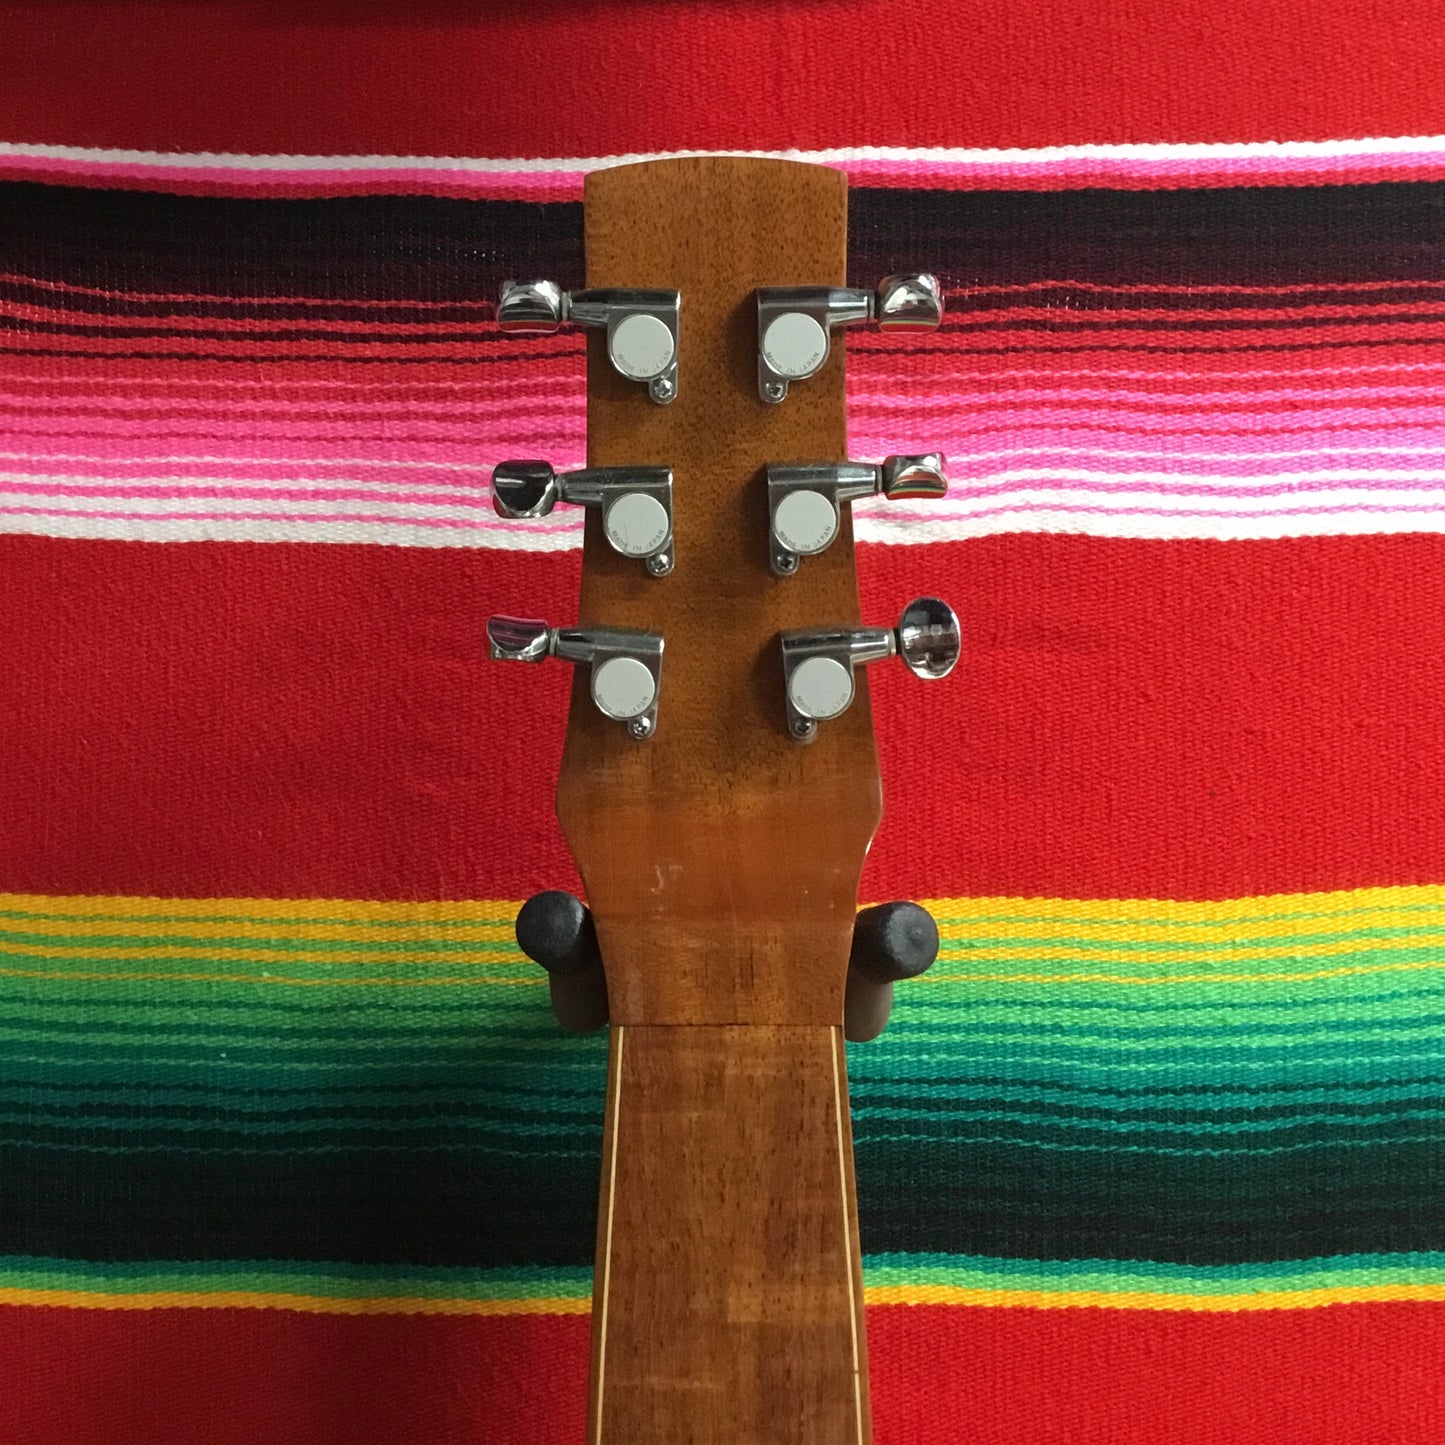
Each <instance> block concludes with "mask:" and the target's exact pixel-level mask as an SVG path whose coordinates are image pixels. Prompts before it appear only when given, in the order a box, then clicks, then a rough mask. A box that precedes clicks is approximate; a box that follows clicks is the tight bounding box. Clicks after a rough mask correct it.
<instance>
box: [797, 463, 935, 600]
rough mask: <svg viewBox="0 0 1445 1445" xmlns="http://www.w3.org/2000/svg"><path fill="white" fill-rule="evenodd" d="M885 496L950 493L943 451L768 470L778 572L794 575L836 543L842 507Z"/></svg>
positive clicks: (894, 498) (891, 498) (904, 496)
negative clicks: (878, 461)
mask: <svg viewBox="0 0 1445 1445" xmlns="http://www.w3.org/2000/svg"><path fill="white" fill-rule="evenodd" d="M880 493H881V494H882V495H883V496H885V497H887V498H888V499H889V501H896V500H899V499H901V498H906V497H930V498H934V497H944V496H947V495H948V478H947V477H946V476H944V474H943V457H942V456H941V455H939V453H938V452H927V453H925V454H923V455H921V456H912V457H885V458H884V460H883V462H882V464H881V465H879V466H870V465H869V464H867V463H864V462H803V463H801V464H790V465H786V466H785V465H778V464H774V465H772V466H770V467H769V468H768V523H769V525H768V538H769V542H770V546H771V559H772V564H773V571H774V572H775V573H777V575H778V576H779V577H790V576H792V574H793V573H794V572H796V571H797V570H798V562H799V559H800V558H803V557H812V556H815V555H816V554H817V553H819V552H822V551H823V550H825V549H826V548H827V547H829V546H830V545H831V544H832V541H833V539H834V538H835V537H836V536H837V535H838V527H839V524H840V521H841V517H840V513H839V510H838V509H839V508H840V507H841V506H842V504H843V503H844V502H855V501H857V500H858V498H859V497H870V496H873V495H875V494H880Z"/></svg>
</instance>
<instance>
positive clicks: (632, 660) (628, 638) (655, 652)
mask: <svg viewBox="0 0 1445 1445" xmlns="http://www.w3.org/2000/svg"><path fill="white" fill-rule="evenodd" d="M487 644H488V652H489V654H490V656H491V657H492V658H493V660H494V661H498V662H541V661H543V660H544V659H545V658H548V657H557V658H560V659H561V660H562V661H563V662H572V663H582V664H585V665H587V666H589V667H590V668H591V669H592V676H591V679H590V681H591V691H592V701H593V702H594V703H596V705H597V710H598V711H599V712H600V713H602V714H603V715H604V716H605V717H610V718H613V719H614V720H615V721H617V722H620V723H623V724H625V726H626V728H627V735H628V736H629V737H631V738H635V739H636V740H638V741H639V742H640V741H642V740H643V739H644V738H650V737H651V736H652V734H653V733H654V732H655V731H656V730H657V694H658V690H659V689H660V687H661V686H662V638H660V637H659V636H657V635H656V634H655V633H652V632H628V631H624V630H622V629H621V628H613V627H549V626H548V625H547V624H546V623H545V622H542V621H540V620H537V619H534V618H528V617H500V616H499V617H489V618H487Z"/></svg>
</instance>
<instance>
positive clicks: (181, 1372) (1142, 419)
mask: <svg viewBox="0 0 1445 1445" xmlns="http://www.w3.org/2000/svg"><path fill="white" fill-rule="evenodd" d="M1436 22H1437V17H1436V15H1435V14H1434V8H1433V7H1432V6H1429V5H1427V4H1424V3H1421V0H1416V3H1413V4H1411V3H1404V0H1381V3H1377V4H1373V5H1369V6H1365V5H1360V4H1351V3H1347V0H1315V3H1312V4H1309V5H1305V4H1303V3H1299V4H1291V3H1288V0H1286V3H1280V4H1275V5H1273V6H1265V7H1261V6H1259V5H1250V4H1245V3H1243V0H1216V3H1213V4H1209V5H1204V4H1195V3H1193V0H1189V3H1173V4H1170V3H1158V4H1143V5H1139V6H1131V7H1115V6H1109V5H1105V4H1096V5H1093V6H1084V7H1079V6H1072V5H1065V4H1063V3H1062V0H1047V3H1043V4H1035V5H1032V6H1028V7H1018V6H1010V5H1007V4H1003V3H993V4H990V5H986V6H983V7H971V8H969V9H967V10H964V9H958V10H954V9H952V8H951V7H939V6H930V5H926V4H924V3H922V0H907V3H891V4H886V5H885V4H878V3H872V0H869V3H851V4H845V3H840V0H816V3H809V4H771V5H762V4H751V3H730V4H726V5H716V6H703V5H695V4H684V3H681V0H652V3H646V4H621V3H618V4H612V5H597V6H591V7H589V6H581V5H571V4H564V3H560V0H559V3H548V0H541V3H535V4H531V5H522V4H513V3H505V4H493V5H490V6H487V7H481V8H479V7H475V6H470V7H469V6H466V5H463V4H461V3H455V4H453V3H448V0H427V3H418V4H415V5H413V6H411V7H409V8H406V9H402V8H399V7H398V8H393V7H390V6H387V5H383V4H379V3H378V4H359V5H345V6H343V5H340V4H337V5H326V4H320V3H310V4H305V3H303V4H298V5H274V6H273V5H266V4H242V3H234V4H207V5H191V4H182V3H179V0H178V3H175V4H172V5H157V4H97V5H87V6H79V5H66V4H60V3H55V4H48V5H47V4H41V3H34V4H29V5H12V6H9V7H6V8H5V9H4V10H3V11H0V57H3V66H4V74H5V80H4V84H3V86H0V1030H3V1045H0V1361H3V1380H4V1386H3V1389H0V1439H3V1440H5V1441H15V1442H17V1445H18V1442H24V1445H195V1442H201V1441H204V1442H206V1445H243V1442H244V1445H258V1442H264V1445H342V1442H345V1445H394V1442H403V1441H404V1442H408V1445H481V1442H486V1445H538V1442H546V1445H550V1442H554V1441H555V1442H573V1441H580V1440H581V1439H582V1437H583V1421H584V1413H585V1393H586V1386H585V1372H586V1355H587V1308H588V1298H589V1288H590V1269H591V1254H592V1239H593V1233H592V1231H593V1217H594V1209H595V1202H596V1193H597V1157H598V1149H599V1141H600V1128H601V1114H602V1095H603V1073H604V1057H603V1055H604V1045H603V1043H602V1042H601V1041H600V1040H597V1039H589V1040H582V1041H578V1040H569V1039H566V1038H563V1037H562V1036H561V1035H560V1034H559V1033H558V1032H557V1030H556V1029H555V1026H554V1025H553V1024H552V1023H551V1021H550V1015H549V1014H548V1012H547V1008H546V989H545V986H544V985H543V981H542V979H541V975H540V973H539V972H538V971H537V970H536V969H535V968H534V967H533V966H532V965H531V964H529V963H527V961H526V960H525V959H523V958H522V957H521V955H520V954H519V953H518V952H517V950H516V947H515V944H514V942H513V940H512V935H511V918H512V916H513V914H514V913H515V910H516V907H517V906H518V904H519V902H520V901H521V900H522V899H524V898H525V897H526V896H527V895H528V894H529V893H531V892H533V891H535V890H536V889H539V888H544V887H566V886H575V875H574V873H573V870H572V865H571V863H570V860H569V859H568V857H567V855H566V851H565V848H564V847H563V845H562V842H561V840H560V837H559V836H558V834H557V831H556V827H555V824H554V822H553V820H552V816H551V801H550V795H551V789H552V784H553V780H554V778H555V774H556V768H557V760H558V755H559V750H560V744H561V734H562V725H563V717H564V712H565V690H566V681H567V680H566V677H565V675H564V672H565V670H564V669H562V668H555V669H540V670H538V673H537V674H528V675H527V676H525V677H523V678H520V679H519V678H516V677H514V676H513V675H512V673H511V672H510V671H509V670H508V669H505V668H493V667H489V666H488V665H487V664H486V662H485V661H484V648H483V646H482V643H481V638H482V623H483V620H484V619H485V617H486V616H487V615H488V614H489V613H491V612H497V611H512V612H519V611H520V612H532V613H536V614H547V615H551V616H553V617H554V619H558V620H564V619H565V618H566V615H567V613H568V611H569V609H570V608H571V607H572V606H573V605H574V598H575V591H576V586H577V579H578V570H579V550H578V549H579V544H580V534H579V532H578V530H577V524H576V521H575V517H573V516H568V515H564V512H565V509H563V510H560V511H559V512H557V513H555V514H553V516H552V517H550V518H548V519H546V520H545V521H543V522H531V523H508V522H503V521H501V520H500V519H498V518H497V517H496V516H495V515H494V514H493V513H492V510H491V507H490V503H489V500H488V497H487V491H486V479H487V476H488V473H489V471H490V468H491V467H492V466H493V465H494V464H495V463H496V462H497V461H498V460H501V459H503V458H506V457H509V456H516V455H546V456H549V457H551V458H552V459H553V460H554V462H555V463H556V464H557V465H558V466H559V467H563V466H568V465H579V464H580V463H581V461H582V452H583V426H584V415H585V412H584V408H585V395H584V377H583V344H582V341H581V340H580V339H579V338H578V336H577V335H575V334H569V333H566V332H564V333H561V334H559V335H558V336H557V337H555V338H540V339H539V338H507V339H503V338H502V337H501V336H500V335H499V333H498V332H497V330H496V328H495V325H494V323H493V314H492V301H493V298H494V297H495V294H496V287H497V283H498V282H499V281H500V280H501V279H502V278H503V277H504V276H510V275H528V274H533V275H540V274H546V275H554V276H556V277H557V278H558V279H559V280H561V281H563V282H564V283H576V282H577V281H578V280H580V276H581V208H580V196H581V178H582V176H583V175H584V174H585V173H586V172H587V171H588V170H590V169H592V168H595V167H597V166H601V165H605V164H608V163H609V162H611V161H615V160H616V159H617V158H619V157H625V156H633V157H636V156H640V155H656V154H665V153H672V152H676V151H687V150H694V151H696V150H704V151H708V150H727V149H731V150H737V149H745V150H757V151H762V152H765V153H769V154H789V155H793V154H796V155H799V156H800V157H801V158H803V159H811V160H815V161H819V162H821V163H824V164H829V165H835V166H839V167H842V168H844V169H845V170H846V171H847V172H848V173H849V176H850V180H851V183H852V187H853V190H852V197H851V202H850V236H849V243H850V244H849V250H850V269H851V271H852V273H853V275H852V279H853V280H854V281H855V282H856V283H857V284H869V283H871V282H872V281H873V280H875V279H876V278H877V277H878V276H879V275H881V274H883V273H884V272H886V271H889V270H892V269H895V268H900V267H903V266H927V267H928V268H930V269H932V270H934V271H935V272H937V273H938V274H939V275H940V277H941V278H942V280H943V283H944V286H945V289H946V291H947V293H948V301H949V308H950V310H949V320H948V322H947V324H946V326H945V328H944V329H943V331H942V332H940V333H939V335H938V338H937V340H936V341H935V340H932V339H930V340H929V342H928V343H927V344H926V345H923V346H922V347H920V346H919V345H918V343H917V341H916V339H915V340H913V341H911V342H909V343H907V344H906V345H903V344H900V343H898V342H897V341H896V340H889V339H886V338H880V337H877V336H875V337H871V338H870V337H866V336H859V337H858V338H856V339H850V341H849V342H848V352H849V400H850V422H849V425H850V455H851V456H853V457H855V458H861V459H869V460H873V459H878V458H881V457H882V456H884V455H885V454H888V453H892V452H914V451H924V450H934V449H937V450H941V451H943V452H944V453H945V454H946V455H947V457H948V459H949V470H950V474H951V477H952V482H953V485H952V491H951V494H950V496H949V498H948V499H947V500H946V501H945V502H943V503H940V504H936V505H934V504H929V505H926V506H925V505H923V504H917V505H914V506H911V507H910V506H909V505H907V504H902V505H900V504H894V505H892V506H891V507H889V506H886V505H884V506H876V507H869V506H864V505H862V504H860V505H859V506H858V508H857V517H858V533H859V538H860V548H859V572H860V583H861V590H862V600H863V610H864V613H865V616H867V617H869V618H872V619H878V618H888V617H892V616H895V615H896V614H897V611H898V609H899V605H900V604H901V602H902V601H903V600H904V599H906V598H907V597H909V596H912V595H914V594H915V593H918V592H937V593H939V594H941V595H943V596H945V597H948V598H949V599H950V600H951V601H953V603H954V605H955V606H956V607H957V608H958V610H959V613H960V615H961V617H962V621H963V627H964V639H965V643H964V654H963V659H962V662H961V663H960V666H959V668H958V671H957V675H956V677H955V678H954V679H953V680H952V681H951V682H950V683H949V684H948V685H947V686H946V687H943V688H939V689H937V690H936V691H934V692H932V693H930V695H929V697H928V698H927V699H926V700H925V701H924V703H923V704H921V705H920V704H919V703H918V702H917V700H915V699H914V698H912V697H911V696H910V695H909V694H908V692H907V691H906V688H907V686H908V684H907V683H906V682H905V681H903V680H900V679H899V678H894V677H890V676H885V675H884V674H883V673H882V672H881V671H880V672H879V675H878V676H877V678H876V679H875V684H874V701H875V715H876V718H877V724H878V733H879V739H880V745H881V749H882V760H883V768H884V785H885V798H886V803H887V820H886V822H885V825H884V830H883V832H882V834H881V835H880V837H879V839H878V842H877V844H876V846H875V848H874V850H873V853H872V855H871V857H870V860H869V864H868V870H867V872H866V874H865V879H864V899H863V901H864V902H876V901H882V900H886V899H891V898H899V897H914V898H921V899H924V900H927V901H928V902H929V904H930V906H931V907H932V909H933V911H934V912H935V914H936V915H937V916H938V918H939V921H940V927H941V930H942V934H943V940H944V941H943V951H942V955H941V957H940V961H939V963H938V964H937V965H936V966H935V968H934V970H933V972H932V973H931V974H929V975H928V976H927V978H926V979H924V980H922V981H920V982H918V983H916V984H912V985H909V986H908V987H907V988H906V989H902V990H900V996H899V1002H898V1006H897V1009H896V1012H895V1017H894V1021H893V1023H892V1024H891V1025H890V1028H889V1030H888V1032H887V1033H886V1034H885V1035H884V1037H883V1038H882V1039H881V1040H880V1041H878V1042H877V1043H874V1044H869V1045H866V1046H860V1047H856V1048H854V1049H852V1050H851V1053H850V1059H849V1072H850V1075H851V1078H852V1081H853V1082H852V1088H853V1095H854V1106H855V1107H854V1116H855V1132H856V1139H857V1161H858V1180H859V1201H860V1215H861V1219H862V1243H863V1249H864V1254H865V1261H864V1283H865V1291H866V1297H867V1302H868V1331H869V1353H870V1356H871V1365H872V1385H873V1399H874V1423H875V1432H876V1438H877V1440H878V1441H879V1445H965V1442H967V1445H1434V1442H1436V1441H1438V1440H1440V1439H1441V1438H1442V1436H1445V1390H1442V1379H1445V1368H1442V1367H1445V1348H1442V1347H1445V1206H1442V1202H1441V1199H1442V1190H1445V1093H1442V1087H1445V1056H1442V1047H1441V1042H1440V1040H1441V1026H1442V1023H1445V802H1442V798H1445V794H1442V784H1445V727H1442V725H1441V720H1440V719H1441V700H1442V686H1441V684H1442V676H1445V670H1442V663H1441V659H1442V657H1445V606H1442V584H1441V580H1440V579H1441V577H1442V575H1445V500H1442V495H1445V494H1442V486H1445V402H1442V399H1441V397H1442V392H1441V383H1442V380H1445V101H1442V99H1441V94H1442V92H1441V90H1440V77H1441V76H1442V75H1445V45H1442V41H1441V38H1440V30H1439V26H1438V24H1437V23H1436ZM897 671H898V672H899V673H900V674H901V671H902V670H901V669H898V670H897ZM923 759H926V765H921V761H920V760H923ZM740 1445H741V1442H740ZM763 1445H765V1442H763Z"/></svg>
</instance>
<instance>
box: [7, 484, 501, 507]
mask: <svg viewBox="0 0 1445 1445" xmlns="http://www.w3.org/2000/svg"><path fill="white" fill-rule="evenodd" d="M0 492H6V493H20V494H21V495H34V496H41V497H93V496H96V495H98V494H103V495H104V496H105V497H107V498H114V499H116V500H119V499H121V498H123V497H158V498H159V497H186V498H192V497H196V498H200V497H236V498H246V499H249V500H254V501H258V502H332V501H336V502H372V503H380V502H389V503H394V504H396V505H398V506H401V505H407V506H426V507H464V508H467V509H470V510H474V511H477V512H487V513H490V512H491V501H490V497H489V495H488V494H487V493H486V492H485V491H476V492H424V491H423V492H412V491H400V490H398V491H393V492H375V491H367V490H362V489H361V488H356V487H351V488H347V487H328V488H326V489H325V490H318V489H315V488H310V487H247V486H236V485H234V484H229V483H222V482H207V483H204V484H201V485H197V486H190V487H177V486H165V485H159V484H157V485H151V486H135V485H131V486H127V485H125V484H124V483H118V482H113V481H111V480H110V479H108V478H96V479H95V480H94V481H87V482H77V481H60V480H58V479H56V480H52V481H46V482H18V481H9V480H0Z"/></svg>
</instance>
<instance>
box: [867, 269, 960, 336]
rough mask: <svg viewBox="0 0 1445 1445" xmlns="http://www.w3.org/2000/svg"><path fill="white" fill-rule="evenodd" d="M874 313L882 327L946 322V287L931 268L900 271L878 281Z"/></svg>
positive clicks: (921, 325)
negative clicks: (944, 313)
mask: <svg viewBox="0 0 1445 1445" xmlns="http://www.w3.org/2000/svg"><path fill="white" fill-rule="evenodd" d="M873 316H874V319H875V320H876V321H877V322H878V324H879V325H880V326H883V327H894V326H899V327H903V326H917V327H924V326H939V325H941V324H942V322H943V289H942V287H940V286H939V284H938V277H937V276H934V275H932V274H931V273H930V272H928V271H908V272H900V273H899V274H897V275H894V276H885V277H884V278H883V279H882V280H881V281H880V282H879V283H878V291H877V294H876V297H875V299H874V303H873Z"/></svg>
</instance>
